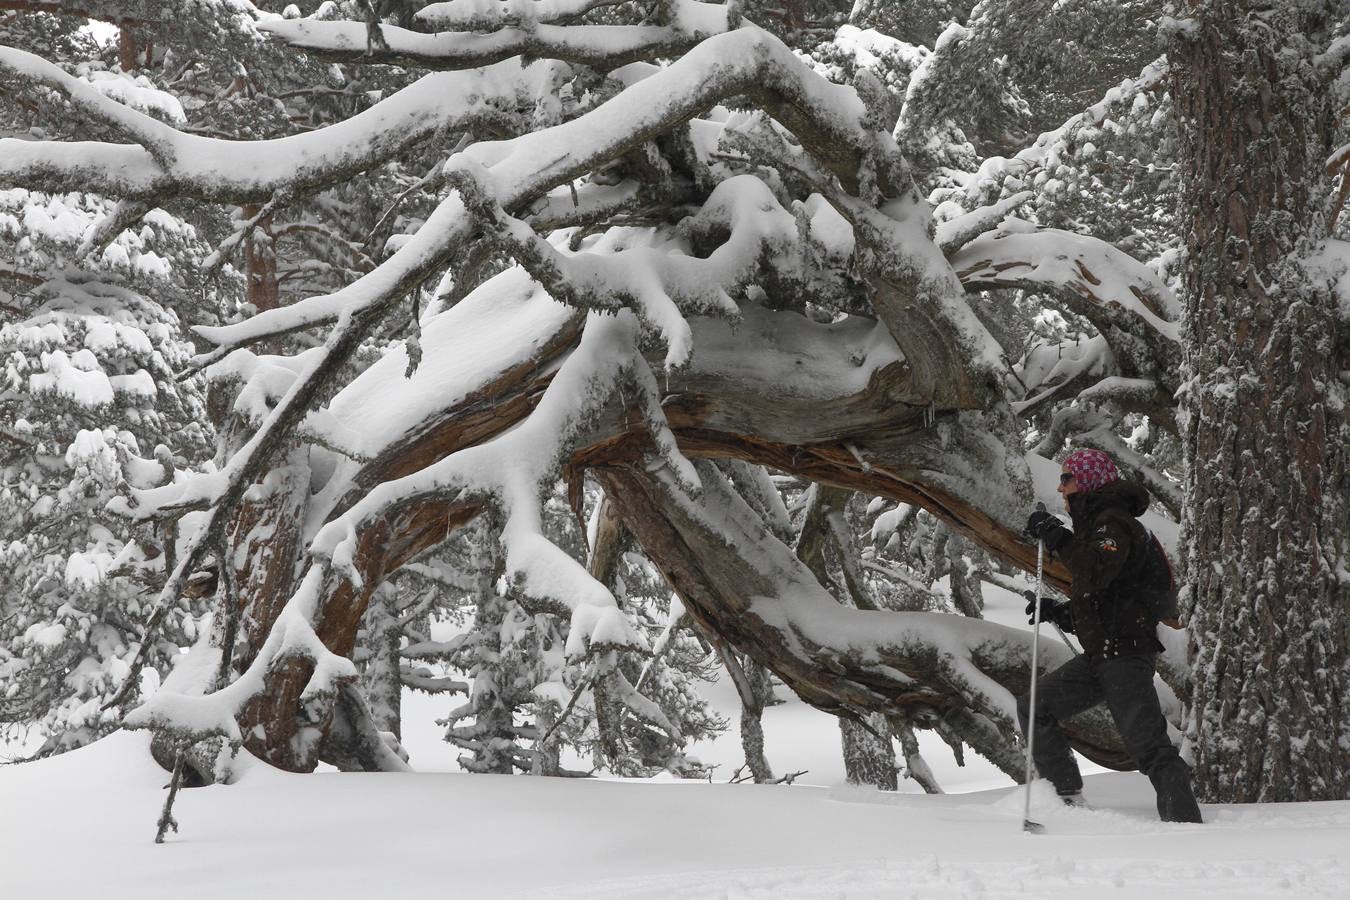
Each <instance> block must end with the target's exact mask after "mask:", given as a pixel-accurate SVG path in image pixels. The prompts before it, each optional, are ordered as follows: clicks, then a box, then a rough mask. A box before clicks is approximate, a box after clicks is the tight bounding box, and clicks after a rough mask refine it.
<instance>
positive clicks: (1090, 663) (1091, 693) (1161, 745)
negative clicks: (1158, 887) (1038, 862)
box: [1017, 653, 1201, 822]
mask: <svg viewBox="0 0 1350 900" xmlns="http://www.w3.org/2000/svg"><path fill="white" fill-rule="evenodd" d="M1154 659H1155V657H1154V655H1153V654H1151V653H1148V654H1134V655H1130V656H1117V657H1115V658H1113V659H1102V658H1100V657H1091V656H1088V655H1086V654H1083V655H1081V656H1075V657H1074V658H1073V659H1072V660H1070V661H1069V662H1067V663H1065V664H1064V665H1063V666H1061V667H1059V668H1058V669H1056V670H1055V671H1053V672H1051V673H1050V674H1049V675H1046V676H1045V677H1044V678H1041V679H1039V680H1038V682H1037V685H1036V724H1035V728H1036V740H1035V743H1034V746H1033V754H1034V762H1035V763H1036V771H1037V772H1039V773H1040V774H1041V776H1042V777H1044V778H1048V779H1050V782H1051V783H1052V784H1053V785H1054V786H1055V789H1056V790H1057V791H1059V793H1061V794H1071V793H1075V792H1077V791H1080V790H1082V789H1083V776H1082V775H1081V774H1079V771H1078V763H1077V762H1076V761H1075V760H1074V758H1073V752H1072V751H1071V750H1070V748H1069V741H1068V738H1066V737H1065V736H1064V732H1063V731H1061V730H1060V727H1059V723H1060V722H1063V721H1064V720H1065V719H1069V718H1071V717H1073V716H1075V715H1077V714H1078V713H1080V712H1083V711H1084V710H1087V709H1091V708H1092V707H1094V706H1096V705H1097V704H1098V703H1101V702H1102V701H1106V706H1107V708H1108V709H1110V710H1111V715H1112V717H1114V718H1115V720H1116V728H1117V729H1118V730H1119V731H1120V736H1121V737H1122V738H1123V739H1124V741H1125V749H1126V750H1128V751H1129V753H1130V756H1131V757H1133V759H1134V761H1135V764H1136V765H1138V766H1139V771H1141V772H1143V773H1144V774H1145V775H1147V776H1148V779H1149V781H1151V782H1152V783H1153V789H1154V790H1155V791H1156V792H1157V795H1158V815H1159V816H1160V817H1161V818H1162V820H1163V821H1164V822H1199V821H1201V819H1200V807H1199V806H1198V805H1197V804H1196V802H1195V795H1194V794H1193V793H1192V792H1191V769H1190V767H1189V766H1187V765H1186V762H1185V761H1184V760H1183V759H1182V758H1181V755H1180V754H1179V753H1177V749H1176V747H1174V746H1172V742H1171V740H1169V739H1168V737H1167V720H1166V719H1165V718H1163V714H1162V707H1161V706H1159V705H1158V695H1157V693H1156V692H1155V691H1154V689H1153V667H1154ZM1030 707H1031V696H1030V694H1024V695H1023V696H1021V697H1018V698H1017V718H1018V720H1019V721H1020V722H1021V725H1022V733H1023V734H1029V733H1030V732H1029V730H1028V723H1027V720H1028V718H1029V710H1030Z"/></svg>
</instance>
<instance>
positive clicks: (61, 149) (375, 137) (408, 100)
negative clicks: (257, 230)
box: [0, 47, 551, 203]
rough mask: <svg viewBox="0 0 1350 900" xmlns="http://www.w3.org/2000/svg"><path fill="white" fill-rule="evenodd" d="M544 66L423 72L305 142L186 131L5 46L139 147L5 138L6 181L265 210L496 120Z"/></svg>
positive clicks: (2, 53) (0, 173)
mask: <svg viewBox="0 0 1350 900" xmlns="http://www.w3.org/2000/svg"><path fill="white" fill-rule="evenodd" d="M550 65H551V63H549V62H547V61H540V62H535V63H531V64H530V65H524V64H523V63H522V62H521V61H520V60H518V59H511V60H508V61H506V62H502V63H499V64H497V65H496V66H492V67H490V68H487V69H483V70H473V71H468V72H439V73H433V74H430V75H427V76H424V77H423V78H421V79H420V80H418V81H417V82H415V83H413V84H411V85H409V86H408V87H406V88H404V89H403V90H401V91H399V92H398V93H396V94H394V95H392V96H390V97H388V98H386V99H384V100H382V101H380V102H379V103H377V104H376V105H375V106H373V107H371V108H370V109H368V110H365V111H364V112H361V113H358V114H357V115H355V116H353V117H351V118H350V119H347V120H345V121H343V122H339V123H337V124H335V125H330V126H328V127H326V128H319V129H316V130H314V131H310V132H306V133H304V134H297V135H292V136H290V137H284V138H276V139H274V140H265V141H228V140H221V139H217V138H208V137H201V136H198V135H192V134H187V133H185V132H182V131H179V130H177V129H175V128H173V127H171V126H169V125H166V124H164V123H163V122H160V121H159V120H157V119H154V118H152V117H150V116H147V115H145V114H144V113H141V112H139V111H137V110H134V109H132V108H130V107H128V106H124V105H123V104H121V103H118V102H117V101H116V100H113V99H111V98H109V97H105V96H104V95H102V94H100V93H98V92H97V91H95V90H94V89H93V88H91V87H89V85H88V84H87V83H86V82H83V81H81V80H79V79H77V78H74V77H72V76H70V75H68V74H66V73H65V72H64V71H62V70H61V69H60V68H59V67H57V66H55V65H53V64H51V63H49V62H47V61H46V60H43V59H41V58H40V57H37V56H34V55H32V54H30V53H26V52H24V51H22V50H17V49H15V48H13V47H0V70H3V71H6V72H9V73H11V74H13V75H15V76H18V77H21V78H23V79H25V80H26V81H29V82H33V83H39V84H44V85H47V86H49V87H53V88H55V89H58V90H60V91H62V92H63V93H65V94H67V95H68V96H70V97H71V98H72V100H78V102H79V106H80V108H81V109H83V110H84V111H85V112H87V113H88V114H90V115H93V116H95V117H97V118H99V119H100V120H101V121H104V122H107V123H109V124H112V125H115V126H116V127H117V128H119V129H120V130H122V131H123V132H124V133H127V134H128V135H129V136H131V137H132V138H133V139H134V140H136V141H137V142H138V143H136V144H109V143H95V142H88V141H80V142H60V141H31V140H22V139H18V138H5V139H2V140H0V184H6V185H16V186H21V187H26V188H30V189H40V190H49V191H54V192H58V191H71V190H78V191H93V192H96V193H99V194H103V195H107V196H112V197H120V198H124V199H142V200H155V199H156V198H162V197H163V196H166V195H172V196H175V197H195V198H199V199H203V200H212V201H218V202H228V203H247V202H264V201H266V200H268V199H269V198H271V197H272V195H273V194H275V193H277V192H279V191H282V190H285V191H289V192H290V193H291V194H292V195H301V194H304V193H307V192H312V191H315V190H318V189H320V188H323V187H326V186H328V185H331V184H336V183H338V182H340V181H342V180H344V179H347V178H350V177H351V176H352V175H355V174H357V173H359V172H362V171H365V170H367V169H369V168H371V167H372V166H375V165H378V164H379V163H381V162H383V161H384V160H386V159H389V158H391V157H393V156H397V155H398V154H399V153H402V152H404V151H405V150H407V149H408V148H410V147H412V146H414V145H415V144H417V143H420V142H421V141H423V140H425V139H426V138H428V137H430V136H431V135H433V134H436V133H438V132H441V131H444V130H447V129H455V130H470V129H473V128H475V127H479V126H481V125H484V124H492V123H494V122H497V121H498V120H499V119H500V118H501V117H502V116H503V113H502V110H503V109H510V108H513V107H515V106H516V105H517V104H518V103H519V102H520V101H521V99H522V98H525V97H532V96H533V92H534V91H535V89H536V88H537V87H538V86H539V82H540V78H541V74H542V71H543V70H544V69H546V68H547V67H548V66H550Z"/></svg>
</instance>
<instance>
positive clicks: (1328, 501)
mask: <svg viewBox="0 0 1350 900" xmlns="http://www.w3.org/2000/svg"><path fill="white" fill-rule="evenodd" d="M1330 6H1331V4H1329V3H1303V4H1292V3H1287V4H1274V5H1271V4H1255V3H1249V2H1242V0H1209V2H1203V3H1195V4H1192V5H1191V9H1190V10H1188V12H1189V13H1190V15H1191V16H1192V22H1193V23H1194V27H1190V28H1188V29H1187V30H1186V31H1185V32H1184V33H1183V36H1182V37H1181V39H1180V41H1179V46H1178V48H1177V52H1176V53H1174V54H1173V59H1174V61H1175V64H1176V65H1175V74H1174V83H1173V97H1174V101H1175V103H1176V109H1177V114H1178V116H1179V119H1180V130H1181V136H1182V161H1183V165H1184V172H1185V176H1186V180H1187V191H1186V199H1185V207H1184V208H1185V210H1186V215H1187V224H1188V226H1189V232H1188V234H1187V236H1186V238H1187V249H1188V252H1189V256H1188V260H1187V267H1186V271H1185V288H1186V328H1187V334H1186V347H1187V359H1186V364H1187V366H1188V368H1189V372H1188V373H1187V374H1188V375H1189V377H1190V379H1191V381H1190V383H1189V386H1188V387H1187V388H1186V389H1185V412H1186V416H1185V419H1184V426H1185V427H1184V443H1185V448H1186V454H1187V482H1188V484H1189V495H1188V497H1187V501H1186V509H1185V515H1184V520H1183V526H1184V533H1185V535H1186V553H1185V575H1186V577H1187V579H1188V583H1189V587H1190V590H1191V591H1192V592H1193V593H1192V594H1191V595H1190V602H1189V605H1190V616H1191V622H1190V628H1191V634H1192V639H1193V641H1194V648H1195V660H1194V665H1193V679H1194V693H1193V700H1192V702H1193V709H1192V711H1191V717H1192V721H1191V736H1192V739H1193V741H1194V749H1195V760H1196V786H1197V790H1198V793H1199V794H1200V795H1201V797H1202V798H1203V799H1207V800H1210V801H1220V802H1255V801H1278V800H1310V799H1343V798H1345V797H1347V796H1350V669H1348V665H1350V664H1348V663H1347V650H1348V649H1350V644H1348V643H1347V619H1348V618H1350V604H1347V599H1350V598H1348V597H1347V583H1346V579H1345V568H1344V566H1345V562H1344V561H1345V559H1346V555H1347V549H1348V548H1347V534H1350V521H1347V507H1348V505H1350V499H1348V498H1347V485H1346V477H1345V476H1346V448H1347V447H1348V446H1350V435H1347V432H1346V420H1345V414H1344V406H1343V395H1344V386H1343V384H1339V383H1338V380H1339V379H1340V378H1341V377H1342V369H1343V367H1344V363H1345V360H1344V359H1342V358H1340V357H1341V356H1342V355H1343V353H1344V351H1343V348H1342V347H1340V346H1339V345H1338V338H1337V312H1336V297H1335V295H1334V294H1333V292H1332V291H1331V289H1330V286H1329V284H1328V281H1327V277H1326V276H1325V275H1323V274H1320V273H1319V272H1318V269H1317V266H1316V265H1315V264H1313V263H1311V262H1310V257H1312V256H1314V255H1315V254H1317V253H1318V251H1319V250H1320V249H1321V244H1322V242H1323V241H1324V239H1325V238H1324V236H1325V234H1326V227H1327V224H1326V209H1327V201H1328V198H1329V195H1330V191H1329V187H1330V185H1329V183H1328V181H1327V179H1326V177H1325V175H1324V173H1323V166H1324V163H1325V160H1326V159H1327V156H1328V153H1329V151H1330V144H1329V141H1330V135H1331V118H1330V113H1331V110H1330V109H1329V106H1328V94H1327V92H1326V90H1325V88H1324V87H1323V85H1321V84H1319V81H1318V78H1319V76H1318V73H1317V70H1316V67H1315V66H1314V63H1313V55H1314V54H1315V53H1316V52H1317V51H1318V50H1320V49H1321V48H1319V47H1316V46H1314V45H1313V43H1312V42H1313V41H1315V40H1318V39H1319V37H1324V36H1325V35H1326V33H1327V30H1328V24H1329V23H1328V17H1329V13H1330Z"/></svg>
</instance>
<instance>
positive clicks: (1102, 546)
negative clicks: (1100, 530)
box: [1097, 537, 1120, 553]
mask: <svg viewBox="0 0 1350 900" xmlns="http://www.w3.org/2000/svg"><path fill="white" fill-rule="evenodd" d="M1097 549H1098V550H1105V551H1106V552H1107V553H1117V552H1119V550H1120V545H1119V544H1117V543H1116V542H1115V540H1114V539H1113V538H1109V537H1108V538H1102V539H1101V540H1100V541H1098V542H1097Z"/></svg>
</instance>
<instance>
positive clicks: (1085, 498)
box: [1045, 480, 1162, 658]
mask: <svg viewBox="0 0 1350 900" xmlns="http://www.w3.org/2000/svg"><path fill="white" fill-rule="evenodd" d="M1149 499H1150V498H1149V494H1148V491H1146V490H1145V489H1144V488H1143V487H1141V486H1139V485H1138V484H1135V483H1133V482H1129V481H1123V480H1122V481H1115V482H1112V483H1111V484H1108V485H1106V486H1105V487H1102V488H1099V489H1098V490H1095V491H1091V492H1087V491H1080V492H1078V493H1076V494H1072V495H1070V497H1069V515H1070V517H1072V519H1073V531H1069V530H1068V529H1067V528H1064V527H1063V526H1052V527H1051V528H1050V530H1049V531H1048V532H1047V533H1046V535H1045V546H1046V547H1047V548H1048V549H1049V550H1050V552H1051V553H1053V554H1054V555H1055V556H1056V557H1057V558H1058V559H1061V560H1063V561H1064V563H1065V564H1066V565H1068V567H1069V572H1070V573H1071V574H1072V576H1073V584H1072V589H1071V592H1070V596H1069V611H1070V613H1071V615H1072V616H1073V627H1074V631H1075V632H1076V633H1077V635H1078V639H1079V641H1081V642H1082V644H1083V649H1084V650H1085V651H1087V653H1089V654H1090V655H1092V656H1100V657H1104V658H1111V657H1116V656H1125V655H1128V654H1134V653H1157V652H1159V651H1161V650H1162V644H1161V643H1159V641H1158V635H1157V622H1156V621H1155V614H1154V612H1153V610H1152V609H1151V607H1150V605H1149V604H1148V603H1147V602H1146V601H1145V599H1144V597H1143V594H1142V577H1143V566H1144V561H1145V558H1146V556H1145V555H1146V554H1147V553H1148V549H1149V548H1148V540H1149V537H1148V531H1147V530H1146V529H1145V528H1144V526H1143V525H1141V524H1140V523H1139V520H1138V517H1139V516H1141V515H1143V513H1144V510H1145V509H1147V508H1148V504H1149Z"/></svg>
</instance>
